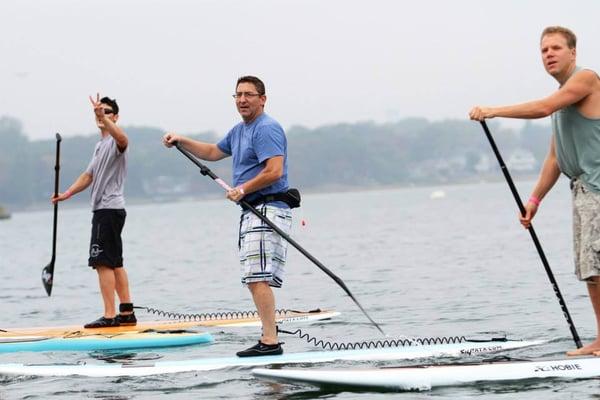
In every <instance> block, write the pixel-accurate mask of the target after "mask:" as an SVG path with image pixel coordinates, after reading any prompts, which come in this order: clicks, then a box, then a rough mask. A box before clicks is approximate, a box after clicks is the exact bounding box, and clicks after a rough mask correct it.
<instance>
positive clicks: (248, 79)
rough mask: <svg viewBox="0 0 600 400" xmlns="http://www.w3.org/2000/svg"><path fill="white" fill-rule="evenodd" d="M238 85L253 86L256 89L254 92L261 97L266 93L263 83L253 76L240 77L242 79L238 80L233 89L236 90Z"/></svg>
mask: <svg viewBox="0 0 600 400" xmlns="http://www.w3.org/2000/svg"><path fill="white" fill-rule="evenodd" d="M240 83H251V84H253V85H254V87H255V88H256V91H257V92H258V94H260V95H261V96H263V95H264V94H265V93H266V90H265V84H264V83H263V81H261V80H260V79H258V78H257V77H255V76H252V75H246V76H242V77H240V78H238V80H237V83H236V84H235V88H236V89H237V87H238V86H239V84H240Z"/></svg>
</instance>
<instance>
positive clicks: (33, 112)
mask: <svg viewBox="0 0 600 400" xmlns="http://www.w3.org/2000/svg"><path fill="white" fill-rule="evenodd" d="M599 18H600V0H577V1H572V2H565V1H564V0H563V1H555V0H532V1H526V0H497V1H493V2H492V1H482V0H479V1H477V0H452V1H442V0H440V1H433V0H418V1H414V0H413V1H402V0H396V1H392V0H389V1H383V0H382V1H378V0H364V1H355V0H304V1H300V0H289V1H285V0H246V1H241V0H204V1H203V0H189V1H184V0H161V1H159V0H135V1H127V0H102V1H95V2H91V1H83V0H70V1H69V0H53V1H42V0H39V1H32V0H1V1H0V60H1V62H0V116H11V117H15V118H18V119H20V120H21V121H22V122H23V124H24V130H25V133H26V134H27V135H28V136H29V137H30V138H33V139H41V138H52V137H54V132H57V131H58V132H60V133H62V134H63V135H65V136H71V135H75V134H90V133H92V132H94V131H95V125H94V123H93V117H92V111H91V106H90V104H89V100H88V98H87V96H88V95H90V94H95V93H96V92H98V91H99V92H100V93H101V94H102V95H108V96H111V97H115V98H116V99H117V100H118V102H119V104H120V107H121V120H120V123H121V124H122V125H145V126H155V127H159V128H162V129H165V130H169V131H175V132H180V133H190V132H200V131H206V130H215V131H217V132H219V133H223V134H224V133H226V131H227V130H228V129H229V128H230V127H231V126H232V125H233V124H235V123H237V122H238V121H239V115H238V114H237V112H236V110H235V106H234V101H233V99H232V98H231V94H232V93H233V92H234V87H235V81H236V79H237V77H239V76H241V75H246V74H252V75H257V76H259V77H260V78H262V79H263V80H264V81H265V83H266V86H267V95H268V100H267V106H266V110H267V112H268V113H269V114H271V115H272V116H273V117H275V118H276V119H277V120H279V121H280V122H281V124H282V125H283V126H284V128H288V127H290V126H293V125H303V126H306V127H311V128H312V127H315V126H319V125H323V124H331V123H338V122H356V121H366V120H372V121H375V122H388V121H395V120H398V119H401V118H406V117H412V116H418V117H426V118H429V119H431V120H441V119H444V118H465V119H466V117H467V113H468V111H469V109H470V108H471V106H473V105H476V104H484V105H499V104H504V103H513V102H521V101H525V100H529V99H534V98H538V97H542V96H544V95H547V94H549V93H550V92H551V91H552V90H554V89H555V88H556V83H555V82H554V81H553V79H552V78H550V77H549V76H548V75H546V73H545V72H544V69H543V67H542V64H541V61H540V55H539V35H540V33H541V31H542V29H543V28H544V27H546V26H547V25H557V24H560V25H564V26H567V27H570V28H571V29H573V30H574V31H575V33H576V34H577V35H578V38H579V42H578V62H579V64H581V65H584V66H588V67H591V68H594V69H596V70H597V71H598V70H600V51H599V49H600V23H599V22H598V21H599Z"/></svg>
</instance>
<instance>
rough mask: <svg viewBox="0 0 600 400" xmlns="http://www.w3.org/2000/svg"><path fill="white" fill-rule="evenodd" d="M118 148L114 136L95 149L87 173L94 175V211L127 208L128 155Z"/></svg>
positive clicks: (108, 136) (92, 191)
mask: <svg viewBox="0 0 600 400" xmlns="http://www.w3.org/2000/svg"><path fill="white" fill-rule="evenodd" d="M128 152H129V146H127V149H125V151H124V152H121V151H120V150H119V148H118V147H117V142H115V139H113V137H112V136H110V135H107V136H105V137H104V138H102V139H101V140H100V141H99V142H98V143H97V144H96V147H95V148H94V155H93V156H92V160H91V161H90V164H89V165H88V167H87V169H86V170H85V172H87V173H88V174H90V175H92V178H93V181H92V189H91V204H92V211H96V210H102V209H106V208H109V209H122V208H125V197H124V196H123V189H124V187H125V176H126V175H127V153H128Z"/></svg>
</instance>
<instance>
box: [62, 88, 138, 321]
mask: <svg viewBox="0 0 600 400" xmlns="http://www.w3.org/2000/svg"><path fill="white" fill-rule="evenodd" d="M90 101H91V103H92V107H93V109H94V115H95V118H96V125H97V126H98V128H99V129H100V136H101V139H100V141H99V142H98V143H97V144H96V147H95V148H94V153H93V155H92V160H91V161H90V163H89V165H88V167H87V168H86V170H85V171H84V172H83V173H82V174H81V175H80V176H79V178H77V179H76V180H75V182H74V183H73V184H72V185H71V186H70V187H69V189H67V190H66V191H65V192H63V193H60V194H59V195H58V196H57V197H53V198H52V202H53V203H56V202H58V201H63V200H67V199H69V198H70V197H71V196H73V195H74V194H76V193H79V192H81V191H83V190H85V189H86V188H87V187H88V186H90V185H91V204H92V211H93V217H92V235H91V240H90V251H89V259H88V265H89V266H90V267H92V268H94V269H95V270H96V272H97V273H98V280H99V284H100V292H101V293H102V300H103V302H104V315H103V316H102V317H100V318H98V319H97V320H95V321H92V322H90V323H88V324H86V325H85V326H84V327H85V328H102V327H110V326H120V325H135V324H136V323H137V320H136V318H135V314H134V313H133V303H132V302H131V298H130V294H129V281H128V278H127V272H126V271H125V268H123V244H122V241H121V232H122V230H123V226H124V224H125V217H126V212H125V198H124V196H123V189H124V186H125V175H126V174H127V153H128V145H129V141H128V138H127V135H126V134H125V132H124V131H123V130H122V129H121V128H120V127H118V126H117V124H116V122H117V120H118V119H119V106H118V105H117V102H116V101H115V100H113V99H110V98H108V97H103V98H102V99H101V98H100V95H97V96H96V99H95V100H94V99H93V98H92V97H91V96H90ZM115 293H116V294H117V295H118V297H119V300H120V305H119V314H117V313H116V309H115Z"/></svg>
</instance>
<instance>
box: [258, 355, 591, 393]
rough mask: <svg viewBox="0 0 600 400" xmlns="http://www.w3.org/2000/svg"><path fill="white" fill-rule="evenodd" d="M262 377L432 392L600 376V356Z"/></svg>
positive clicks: (273, 372)
mask: <svg viewBox="0 0 600 400" xmlns="http://www.w3.org/2000/svg"><path fill="white" fill-rule="evenodd" d="M252 373H253V374H254V375H255V376H258V377H260V378H265V379H267V380H274V381H279V382H288V383H306V384H311V385H315V386H319V387H346V388H352V387H354V388H362V389H376V390H398V391H406V390H430V389H432V388H435V387H443V386H460V385H468V384H474V383H478V382H502V381H518V380H524V379H548V378H562V379H584V378H595V377H600V357H583V358H565V359H558V360H538V361H506V362H490V363H481V364H472V365H469V364H463V365H460V364H457V365H454V364H453V365H445V366H440V365H436V366H415V367H388V368H385V367H384V368H368V369H367V368H363V369H345V368H339V369H254V370H253V371H252Z"/></svg>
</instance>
